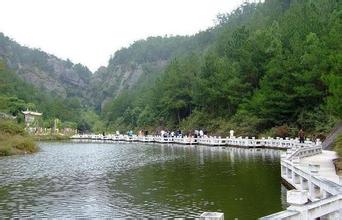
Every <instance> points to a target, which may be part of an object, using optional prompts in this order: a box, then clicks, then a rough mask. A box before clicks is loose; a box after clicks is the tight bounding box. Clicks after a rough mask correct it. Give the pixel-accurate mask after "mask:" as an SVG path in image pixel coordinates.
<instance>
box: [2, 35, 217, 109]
mask: <svg viewBox="0 0 342 220" xmlns="http://www.w3.org/2000/svg"><path fill="white" fill-rule="evenodd" d="M212 38H213V36H212V33H211V32H210V31H206V32H200V33H198V34H197V35H195V36H194V37H182V36H175V37H150V38H147V39H146V40H140V41H137V42H134V43H133V44H132V45H131V46H130V47H128V48H123V49H121V50H119V51H117V52H115V54H114V56H113V57H112V58H111V59H110V60H109V64H108V66H107V67H101V68H99V69H98V70H97V71H96V72H95V73H94V74H92V73H91V72H90V71H89V70H88V68H87V67H85V66H83V65H81V64H73V63H72V62H70V61H69V60H62V59H59V58H57V57H56V56H53V55H51V54H47V53H45V52H43V51H41V50H38V49H31V48H28V47H24V46H21V45H19V44H18V43H16V42H15V41H13V40H11V39H9V38H8V37H6V36H5V35H3V34H2V33H0V59H2V60H4V61H5V63H6V64H7V66H8V67H9V68H10V69H12V70H13V71H14V72H15V73H16V74H18V76H19V77H20V78H22V79H24V80H25V81H27V82H30V83H31V84H33V85H34V86H35V87H37V88H39V89H42V90H43V91H48V92H50V93H52V94H55V95H57V96H60V97H63V98H71V97H76V98H79V99H80V100H81V102H82V103H83V104H85V105H88V106H89V105H90V106H95V107H96V108H97V109H98V110H101V108H102V106H103V105H104V103H106V102H107V101H108V100H111V99H113V98H115V97H116V96H117V95H118V94H120V92H121V91H123V90H125V89H131V88H132V87H134V86H135V85H137V84H139V80H140V79H141V78H144V77H147V79H148V78H149V76H151V74H155V75H156V74H159V73H161V72H162V71H163V69H164V68H165V67H166V65H167V63H168V62H169V61H170V60H171V59H172V58H173V57H176V56H180V55H182V56H183V55H186V54H189V53H192V52H195V50H196V49H197V50H199V51H203V50H204V49H205V48H206V47H207V45H208V44H209V42H210V41H211V40H212ZM194 39H195V40H194ZM198 45H202V46H200V47H199V46H198Z"/></svg>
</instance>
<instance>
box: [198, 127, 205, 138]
mask: <svg viewBox="0 0 342 220" xmlns="http://www.w3.org/2000/svg"><path fill="white" fill-rule="evenodd" d="M203 135H204V132H203V130H202V129H201V130H200V131H199V136H200V138H203Z"/></svg>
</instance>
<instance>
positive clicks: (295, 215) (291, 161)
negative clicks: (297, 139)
mask: <svg viewBox="0 0 342 220" xmlns="http://www.w3.org/2000/svg"><path fill="white" fill-rule="evenodd" d="M289 152H290V153H289ZM315 155H317V156H318V157H320V158H321V159H317V157H313V158H310V157H311V156H315ZM327 155H330V153H327V152H322V147H321V145H318V146H317V145H313V146H312V147H308V146H305V147H303V148H299V149H293V150H288V152H287V154H284V155H283V156H282V157H281V177H282V179H284V180H285V181H286V182H287V183H289V184H290V185H292V186H293V187H295V188H296V189H297V190H291V191H288V192H287V193H288V194H287V197H288V202H289V203H290V204H291V206H290V207H288V208H287V210H285V211H282V212H278V213H275V214H272V215H268V216H265V217H262V218H261V219H282V220H289V219H316V218H320V217H323V218H324V219H342V181H341V177H338V176H337V175H336V172H335V170H334V169H330V170H329V169H327V167H325V168H324V169H323V168H321V167H320V166H321V165H322V166H326V164H327V163H332V161H331V159H332V158H331V157H328V156H327ZM304 158H308V160H304ZM322 158H323V160H322ZM303 160H304V161H303ZM312 163H314V164H312ZM321 169H323V170H322V171H321ZM321 172H322V173H321ZM291 194H293V195H294V196H291ZM296 194H297V195H296ZM308 199H309V200H310V201H311V202H307V201H308Z"/></svg>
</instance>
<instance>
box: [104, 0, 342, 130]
mask: <svg viewBox="0 0 342 220" xmlns="http://www.w3.org/2000/svg"><path fill="white" fill-rule="evenodd" d="M341 18H342V8H341V2H340V1H336V0H310V1H309V0H307V1H293V0H292V1H291V0H266V1H265V2H264V3H245V4H244V5H242V6H241V7H240V8H238V9H237V10H235V11H234V12H232V13H230V14H226V15H220V16H219V17H218V21H219V25H217V26H216V27H215V28H213V30H208V32H209V33H210V32H211V31H213V32H212V36H211V37H210V39H211V41H210V42H208V43H207V45H206V48H209V49H207V50H201V49H199V50H196V49H191V50H190V52H189V53H182V54H177V53H176V54H175V56H173V57H172V60H171V62H170V63H169V64H168V65H167V66H166V68H165V70H162V71H160V72H159V74H155V75H157V77H155V78H156V79H155V80H147V81H146V80H143V78H141V77H140V80H139V81H138V83H137V84H136V85H137V86H136V88H131V87H129V88H128V89H127V90H122V92H121V94H120V95H119V96H116V98H114V100H112V101H111V102H109V103H108V104H106V106H105V107H104V109H103V112H102V117H103V119H104V120H105V122H106V124H107V126H109V128H112V129H114V128H122V129H128V128H146V127H150V128H156V127H159V126H164V127H168V128H170V129H171V128H176V127H181V128H183V129H185V130H190V129H194V128H202V129H207V130H209V131H212V132H217V133H224V132H227V131H228V130H230V129H234V130H236V131H237V133H238V134H240V135H257V134H261V133H265V132H266V133H268V134H275V135H291V134H292V135H295V133H296V131H297V129H298V128H300V127H303V128H304V129H305V130H306V131H308V132H315V133H319V132H323V133H324V132H325V131H327V130H328V129H329V128H330V127H331V126H332V124H333V123H334V122H335V121H337V120H339V119H341V116H342V101H341V97H342V88H341V86H342V71H341V70H342V50H341V49H342V43H341V39H342V22H341V21H342V20H341ZM190 39H191V38H190ZM190 41H191V40H190ZM208 45H210V46H208ZM146 52H147V51H145V53H146ZM152 52H153V50H151V53H152ZM120 53H123V54H125V56H124V58H126V57H127V59H132V60H135V59H137V60H143V61H144V60H145V59H147V60H149V59H152V60H153V59H154V58H153V57H154V56H150V55H149V54H144V56H141V55H140V54H132V53H129V49H128V50H127V51H125V50H123V51H121V52H120ZM116 55H119V54H116ZM152 55H153V53H152ZM136 56H137V57H136ZM158 57H162V56H155V59H158ZM113 59H114V60H115V59H116V56H114V58H112V60H111V62H110V66H111V65H115V61H114V60H113ZM117 62H119V61H117ZM121 62H122V61H121ZM126 63H127V62H126ZM156 71H158V70H156Z"/></svg>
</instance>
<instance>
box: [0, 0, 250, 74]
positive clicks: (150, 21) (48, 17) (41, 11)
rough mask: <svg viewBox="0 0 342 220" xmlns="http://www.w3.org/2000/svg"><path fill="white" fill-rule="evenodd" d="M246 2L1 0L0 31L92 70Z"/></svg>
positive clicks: (192, 29)
mask: <svg viewBox="0 0 342 220" xmlns="http://www.w3.org/2000/svg"><path fill="white" fill-rule="evenodd" d="M242 2H243V1H242V0H1V8H0V32H3V33H4V34H5V35H7V36H9V37H10V38H12V39H14V40H15V41H17V42H18V43H20V44H22V45H25V46H29V47H34V48H40V49H42V50H43V51H46V52H48V53H51V54H54V55H56V56H57V57H60V58H63V59H66V58H69V59H70V60H71V61H72V62H75V63H82V64H84V65H86V66H88V67H89V68H90V69H91V70H92V71H94V70H96V69H97V68H98V67H100V66H101V65H107V62H108V60H109V57H110V55H113V54H114V52H115V51H116V50H118V49H120V48H122V47H127V46H129V45H130V44H131V43H133V42H134V41H136V40H139V39H144V38H147V37H148V36H165V35H166V34H167V35H191V34H194V33H196V32H198V31H200V30H205V29H207V28H208V27H211V26H213V25H214V20H215V18H216V15H217V14H218V13H225V12H230V11H232V10H233V9H235V8H237V7H238V6H239V5H240V4H241V3H242Z"/></svg>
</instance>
